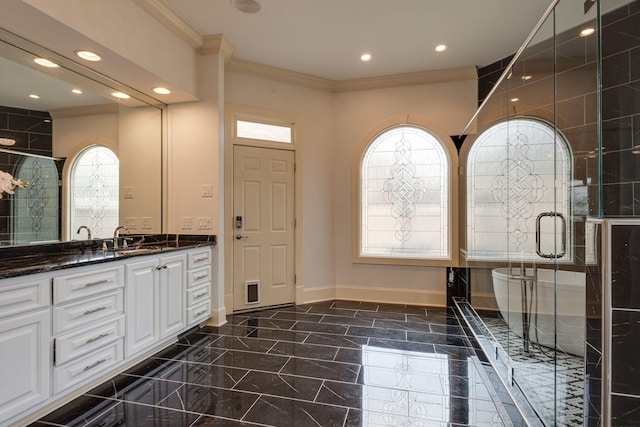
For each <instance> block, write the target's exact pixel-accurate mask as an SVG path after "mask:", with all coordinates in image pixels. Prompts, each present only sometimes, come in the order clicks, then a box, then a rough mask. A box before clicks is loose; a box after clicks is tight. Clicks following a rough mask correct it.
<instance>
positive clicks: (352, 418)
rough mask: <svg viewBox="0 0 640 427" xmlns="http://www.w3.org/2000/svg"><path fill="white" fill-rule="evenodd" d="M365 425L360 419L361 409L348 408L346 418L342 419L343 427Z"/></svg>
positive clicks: (360, 426)
mask: <svg viewBox="0 0 640 427" xmlns="http://www.w3.org/2000/svg"><path fill="white" fill-rule="evenodd" d="M364 425H365V423H364V420H363V419H362V411H360V410H358V409H353V408H349V412H347V419H346V420H344V427H363V426H364Z"/></svg>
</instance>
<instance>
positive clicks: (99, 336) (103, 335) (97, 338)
mask: <svg viewBox="0 0 640 427" xmlns="http://www.w3.org/2000/svg"><path fill="white" fill-rule="evenodd" d="M109 335H111V333H104V334H100V335H98V336H97V337H93V338H89V339H88V340H86V341H85V344H91V343H92V342H96V341H98V340H99V339H102V338H104V337H108V336H109Z"/></svg>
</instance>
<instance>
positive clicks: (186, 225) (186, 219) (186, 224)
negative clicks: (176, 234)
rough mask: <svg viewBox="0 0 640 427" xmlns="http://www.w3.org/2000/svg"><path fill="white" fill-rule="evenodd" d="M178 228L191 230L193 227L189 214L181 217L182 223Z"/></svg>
mask: <svg viewBox="0 0 640 427" xmlns="http://www.w3.org/2000/svg"><path fill="white" fill-rule="evenodd" d="M180 228H182V229H183V230H191V228H193V224H192V221H191V217H190V216H183V217H182V224H181V226H180Z"/></svg>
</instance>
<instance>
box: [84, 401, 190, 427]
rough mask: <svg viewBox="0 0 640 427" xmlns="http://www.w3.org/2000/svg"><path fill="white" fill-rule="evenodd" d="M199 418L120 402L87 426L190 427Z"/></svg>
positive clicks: (163, 409) (154, 407)
mask: <svg viewBox="0 0 640 427" xmlns="http://www.w3.org/2000/svg"><path fill="white" fill-rule="evenodd" d="M198 418H199V415H198V414H190V413H187V412H182V411H174V410H171V409H166V408H160V407H157V406H148V405H139V404H136V403H133V402H120V403H119V404H118V405H117V406H115V407H113V408H112V409H110V410H109V411H107V412H105V413H103V414H102V415H101V416H100V417H98V418H97V419H95V420H93V421H92V422H91V423H89V424H87V427H102V426H126V427H138V426H142V427H157V426H189V425H191V423H193V422H194V421H195V420H197V419H198Z"/></svg>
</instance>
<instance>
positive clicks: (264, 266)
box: [233, 145, 295, 311]
mask: <svg viewBox="0 0 640 427" xmlns="http://www.w3.org/2000/svg"><path fill="white" fill-rule="evenodd" d="M233 170H234V177H233V212H234V213H233V215H234V221H233V227H234V229H233V232H234V235H233V242H234V248H233V251H234V252H233V263H234V265H233V283H234V288H233V299H234V303H233V309H234V311H238V310H246V309H250V308H257V307H265V306H270V305H277V304H286V303H292V302H294V286H295V284H294V274H295V272H294V253H295V251H294V241H295V236H294V234H295V233H294V228H295V218H294V200H293V199H294V151H287V150H275V149H268V148H258V147H246V146H240V145H236V146H235V147H234V166H233Z"/></svg>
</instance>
